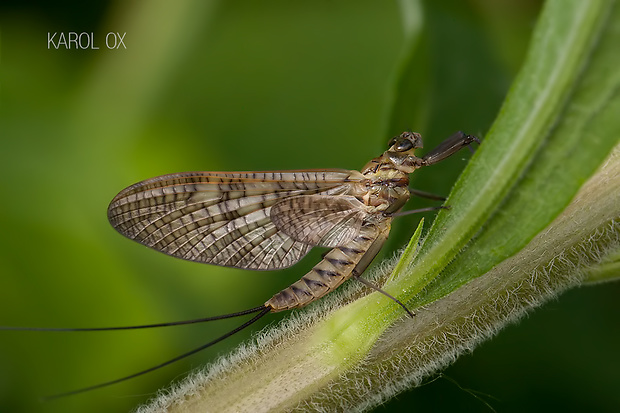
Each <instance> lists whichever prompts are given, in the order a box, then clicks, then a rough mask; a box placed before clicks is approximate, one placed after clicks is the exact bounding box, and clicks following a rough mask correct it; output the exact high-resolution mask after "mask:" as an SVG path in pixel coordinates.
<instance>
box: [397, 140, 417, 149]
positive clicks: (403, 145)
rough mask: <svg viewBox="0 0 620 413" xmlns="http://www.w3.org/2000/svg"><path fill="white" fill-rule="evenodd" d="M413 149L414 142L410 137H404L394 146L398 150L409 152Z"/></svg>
mask: <svg viewBox="0 0 620 413" xmlns="http://www.w3.org/2000/svg"><path fill="white" fill-rule="evenodd" d="M395 143H396V142H395ZM411 149H413V142H411V141H410V140H409V139H403V140H401V141H400V142H398V143H396V145H395V146H394V150H395V151H396V152H407V151H408V150H411Z"/></svg>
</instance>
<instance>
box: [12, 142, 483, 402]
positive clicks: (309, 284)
mask: <svg viewBox="0 0 620 413" xmlns="http://www.w3.org/2000/svg"><path fill="white" fill-rule="evenodd" d="M473 142H477V143H480V141H479V140H478V139H477V138H476V137H475V136H472V135H466V134H464V133H463V132H457V133H455V134H454V135H452V136H451V137H449V138H448V139H446V140H445V141H444V142H442V143H441V144H440V145H439V146H438V147H437V148H435V149H434V150H432V151H430V152H429V153H428V154H426V155H425V156H423V157H417V156H415V155H414V151H415V150H416V149H419V148H421V147H422V137H421V136H420V134H418V133H414V132H404V133H402V134H400V135H399V136H397V137H395V138H393V139H392V140H390V142H389V144H388V146H389V147H388V150H387V151H385V152H384V153H383V154H382V155H381V156H379V157H377V158H374V159H372V160H370V162H368V163H367V164H366V165H365V166H364V168H363V169H362V170H361V171H352V170H344V169H321V170H295V171H280V172H276V171H269V172H189V173H177V174H170V175H163V176H160V177H156V178H152V179H148V180H145V181H142V182H139V183H137V184H135V185H132V186H130V187H128V188H126V189H124V190H122V191H121V192H120V193H119V194H118V195H116V197H114V199H113V200H112V202H111V203H110V205H109V207H108V219H109V221H110V223H111V224H112V226H113V227H114V228H115V229H116V230H117V231H118V232H120V233H121V234H123V235H124V236H126V237H128V238H130V239H133V240H135V241H138V242H140V243H141V244H144V245H146V246H148V247H150V248H153V249H155V250H157V251H161V252H164V253H166V254H168V255H172V256H174V257H178V258H182V259H186V260H191V261H197V262H202V263H207V264H214V265H221V266H226V267H235V268H244V269H251V270H276V269H282V268H286V267H290V266H291V265H293V264H295V263H296V262H298V261H299V260H300V259H301V258H302V257H303V256H304V255H306V254H307V253H308V251H310V249H312V247H315V246H320V247H329V248H331V250H329V251H328V252H327V253H326V254H325V255H324V256H323V259H322V260H321V261H320V262H319V263H318V264H316V265H315V266H314V267H313V268H312V269H311V270H310V271H309V272H308V273H306V274H305V275H304V276H302V277H301V279H300V280H299V281H297V282H295V283H294V284H292V285H291V286H289V287H288V288H286V289H284V290H282V291H280V292H278V293H277V294H275V295H274V296H273V297H271V298H270V299H269V300H268V301H266V302H265V304H263V305H262V306H259V307H255V308H251V309H249V310H245V311H241V312H238V313H233V314H227V315H223V316H217V317H209V318H203V319H199V320H189V321H181V322H174V323H164V324H151V325H144V326H131V327H111V328H87V329H37V330H47V331H49V330H52V331H59V330H61V331H93V330H119V329H135V328H149V327H158V326H165V325H177V324H188V323H194V322H203V321H213V320H218V319H223V318H231V317H237V316H242V315H246V314H254V313H257V314H256V315H255V316H254V317H253V318H252V319H251V320H249V321H247V322H245V323H244V324H242V325H240V326H239V327H237V328H236V329H234V330H232V331H230V332H228V333H227V334H225V335H223V336H221V337H219V338H217V339H215V340H213V341H211V342H209V343H206V344H204V345H202V346H200V347H199V348H197V349H194V350H192V351H190V352H188V353H185V354H182V355H181V356H178V357H176V358H174V359H172V360H169V361H167V362H165V363H162V364H160V365H158V366H155V367H152V368H150V369H147V370H144V371H141V372H138V373H136V374H133V375H131V376H127V377H123V378H121V379H117V380H114V381H111V382H106V383H102V384H99V385H95V386H91V387H88V388H84V389H79V390H76V391H72V392H69V393H64V394H63V395H68V394H73V393H78V392H81V391H86V390H92V389H94V388H98V387H103V386H107V385H109V384H113V383H117V382H120V381H123V380H126V379H129V378H132V377H135V376H138V375H141V374H144V373H147V372H149V371H152V370H155V369H158V368H160V367H163V366H165V365H168V364H170V363H172V362H174V361H177V360H179V359H181V358H184V357H187V356H189V355H191V354H194V353H196V352H198V351H200V350H202V349H204V348H206V347H209V346H211V345H213V344H215V343H217V342H219V341H221V340H223V339H225V338H227V337H229V336H231V335H232V334H235V333H236V332H238V331H240V330H242V329H244V328H246V327H247V326H249V325H251V324H252V323H254V322H255V321H257V320H258V319H259V318H261V317H263V316H264V315H266V314H268V313H270V312H279V311H285V310H291V309H294V308H301V307H304V306H306V305H308V304H309V303H311V302H313V301H315V300H317V299H319V298H321V297H323V296H324V295H326V294H328V293H329V292H330V291H333V290H334V289H335V288H337V287H338V286H340V285H341V284H342V283H343V282H344V281H346V280H347V279H349V278H351V277H355V278H357V279H358V280H360V281H361V282H363V283H365V284H367V285H368V286H370V287H372V288H374V289H376V290H378V291H379V292H381V293H383V294H386V295H388V294H387V293H385V292H383V291H382V290H381V289H379V288H378V287H375V286H373V285H372V284H371V283H369V282H368V281H365V280H364V279H363V278H360V275H361V274H362V273H363V272H364V270H365V269H366V268H367V267H368V265H369V264H370V263H371V261H372V260H373V259H374V257H375V256H376V255H377V253H378V252H379V250H380V249H381V247H382V246H383V244H384V243H385V241H386V239H387V237H388V234H389V232H390V226H391V222H392V219H393V218H394V216H396V215H398V214H399V213H400V214H402V213H401V212H400V211H401V209H402V208H403V206H404V205H405V203H406V202H407V201H408V200H409V197H410V196H411V194H415V195H421V196H428V195H429V194H426V193H422V192H419V191H413V190H410V189H409V187H408V185H409V174H411V173H412V172H414V171H415V170H416V169H418V168H421V167H424V166H429V165H433V164H435V163H437V162H439V161H441V160H443V159H445V158H447V157H449V156H450V155H452V154H454V153H456V152H457V151H459V150H460V149H462V148H464V147H467V146H469V145H470V144H471V143H473ZM431 197H432V196H431ZM435 198H437V197H435ZM440 199H441V198H440ZM429 209H437V208H425V209H423V210H429ZM420 211H422V210H415V211H407V213H409V212H420ZM388 296H389V295H388ZM389 297H390V298H392V299H394V300H395V301H396V302H398V303H399V304H400V305H401V306H403V308H405V310H406V311H407V312H409V310H407V308H406V307H405V306H404V305H402V303H400V302H399V301H398V300H396V299H395V298H394V297H391V296H389ZM410 314H411V313H410ZM17 329H19V328H17Z"/></svg>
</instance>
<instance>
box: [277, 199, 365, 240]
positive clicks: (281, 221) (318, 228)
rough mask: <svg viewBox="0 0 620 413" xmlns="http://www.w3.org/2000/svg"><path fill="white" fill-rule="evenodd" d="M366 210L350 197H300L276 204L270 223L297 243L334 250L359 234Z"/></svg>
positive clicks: (361, 204)
mask: <svg viewBox="0 0 620 413" xmlns="http://www.w3.org/2000/svg"><path fill="white" fill-rule="evenodd" d="M367 209H368V208H367V207H366V206H365V205H364V204H363V203H361V202H360V201H358V200H357V198H355V197H352V196H346V195H340V196H333V195H301V196H294V197H289V198H285V199H283V200H281V201H278V202H277V203H276V204H275V205H274V206H273V207H272V208H271V220H272V221H273V223H274V224H275V226H276V228H278V229H279V230H280V231H282V232H283V233H285V234H287V235H288V236H290V237H291V238H292V239H294V240H296V241H301V242H303V243H305V244H309V245H319V246H322V247H332V248H333V247H337V246H340V245H343V244H345V243H347V242H348V241H350V240H352V239H353V238H355V237H356V236H357V235H358V234H359V232H360V229H361V228H362V223H363V221H364V218H365V217H366V216H367V215H368V211H367Z"/></svg>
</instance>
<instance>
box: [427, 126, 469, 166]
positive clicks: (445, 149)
mask: <svg viewBox="0 0 620 413" xmlns="http://www.w3.org/2000/svg"><path fill="white" fill-rule="evenodd" d="M473 142H477V143H478V144H480V140H479V139H478V138H476V137H475V136H474V135H466V134H464V133H463V132H461V131H458V132H457V133H455V134H454V135H452V136H450V137H449V138H448V139H446V140H445V141H443V142H441V143H440V144H439V146H437V147H436V148H435V149H433V150H432V151H430V152H429V153H427V154H426V155H424V156H423V157H422V165H423V166H429V165H433V164H436V163H437V162H440V161H442V160H444V159H446V158H447V157H449V156H450V155H453V154H455V153H456V152H458V151H460V150H461V149H463V148H464V147H466V146H469V145H471V144H472V143H473Z"/></svg>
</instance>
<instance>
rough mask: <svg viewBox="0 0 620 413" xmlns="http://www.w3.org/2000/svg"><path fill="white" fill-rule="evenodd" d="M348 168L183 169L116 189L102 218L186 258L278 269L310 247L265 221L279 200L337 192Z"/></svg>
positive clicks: (349, 174)
mask: <svg viewBox="0 0 620 413" xmlns="http://www.w3.org/2000/svg"><path fill="white" fill-rule="evenodd" d="M355 174H356V172H355V171H346V170H338V169H336V170H316V171H284V172H230V173H224V172H189V173H180V174H171V175H164V176H160V177H157V178H153V179H149V180H146V181H143V182H140V183H137V184H135V185H132V186H130V187H128V188H126V189H124V190H123V191H121V192H120V193H119V194H118V195H117V196H116V197H115V198H114V199H113V200H112V202H111V203H110V206H109V207H108V219H109V220H110V223H111V224H112V226H114V228H116V230H117V231H119V232H120V233H121V234H123V235H125V236H126V237H128V238H130V239H133V240H135V241H138V242H140V243H142V244H144V245H146V246H148V247H151V248H153V249H156V250H158V251H161V252H164V253H166V254H169V255H172V256H175V257H179V258H183V259H186V260H191V261H198V262H204V263H209V264H215V265H222V266H227V267H238V268H247V269H255V270H269V269H279V268H286V267H289V266H291V265H293V264H295V263H296V262H297V261H299V260H300V259H301V258H302V257H303V256H304V255H305V254H306V253H307V252H308V251H309V250H310V248H312V245H309V244H308V243H304V242H301V241H299V240H296V239H293V238H291V236H290V235H289V234H287V233H285V232H283V231H280V230H279V229H278V228H277V227H276V225H275V224H274V223H273V222H272V220H271V208H272V206H273V205H274V204H276V203H277V202H278V201H280V200H281V199H284V198H287V197H291V196H293V197H295V196H299V195H315V194H322V195H327V196H332V195H338V194H343V193H345V192H346V191H347V189H348V186H349V185H350V182H351V181H354V180H357V179H359V177H356V175H355Z"/></svg>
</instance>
